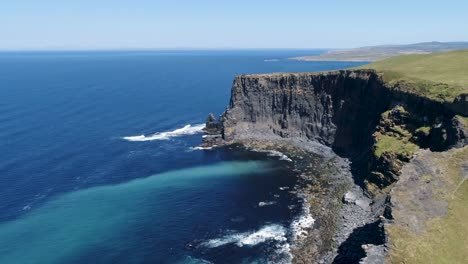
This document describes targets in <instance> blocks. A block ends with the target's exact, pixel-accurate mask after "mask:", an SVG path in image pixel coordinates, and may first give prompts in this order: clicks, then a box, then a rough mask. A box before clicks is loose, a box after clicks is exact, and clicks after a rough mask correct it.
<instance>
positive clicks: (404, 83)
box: [356, 50, 468, 102]
mask: <svg viewBox="0 0 468 264" xmlns="http://www.w3.org/2000/svg"><path fill="white" fill-rule="evenodd" d="M356 69H374V70H376V71H377V72H379V73H380V74H381V75H382V77H383V79H384V81H385V82H386V83H387V84H389V85H391V86H395V87H398V88H400V89H403V90H407V91H409V92H413V93H417V94H421V95H424V96H426V97H429V98H432V99H435V100H438V101H449V102H451V101H453V99H454V98H455V97H457V96H458V95H460V94H463V93H468V50H460V51H451V52H441V53H432V54H424V55H405V56H399V57H394V58H390V59H386V60H383V61H379V62H375V63H372V64H367V65H364V66H361V67H358V68H356Z"/></svg>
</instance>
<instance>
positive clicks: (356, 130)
mask: <svg viewBox="0 0 468 264" xmlns="http://www.w3.org/2000/svg"><path fill="white" fill-rule="evenodd" d="M465 99H466V98H461V97H460V98H458V99H457V101H456V102H454V103H453V104H450V103H445V104H443V103H440V102H436V101H432V100H430V99H427V98H424V97H420V96H418V95H414V94H409V93H405V92H403V91H401V90H399V89H398V88H395V87H393V88H390V87H387V86H386V85H385V84H384V82H383V81H382V79H381V78H380V76H379V75H378V74H377V73H376V72H374V71H371V70H355V71H346V70H343V71H335V72H327V73H278V74H261V75H241V76H238V77H236V78H235V80H234V83H233V87H232V91H231V100H230V103H229V107H228V109H227V110H226V112H225V113H224V114H223V115H222V116H221V119H220V120H221V123H222V133H223V137H224V139H225V140H227V141H233V140H236V139H241V138H249V137H250V138H261V139H267V138H268V136H269V135H271V134H276V135H279V136H281V137H301V138H307V139H310V140H314V141H318V142H320V143H322V144H324V145H327V146H330V147H332V148H333V150H334V151H335V152H336V153H338V154H340V155H343V156H345V157H348V158H350V159H351V160H353V163H354V164H355V166H354V167H355V169H356V172H357V173H356V174H358V175H356V178H357V181H358V182H359V181H360V182H361V183H362V182H364V181H370V182H372V183H374V184H376V185H378V186H379V187H381V188H383V187H385V186H387V185H388V184H390V183H392V182H394V181H395V180H396V179H397V178H398V170H399V168H400V167H401V164H399V163H401V162H404V161H405V159H407V158H408V157H405V156H404V155H403V156H402V155H399V154H395V153H384V155H380V156H379V157H376V156H375V155H372V152H373V151H374V150H375V147H373V146H374V145H375V143H376V137H375V134H374V133H376V131H379V130H382V131H381V133H387V134H390V135H393V134H392V132H391V131H390V132H389V129H390V130H391V129H392V127H390V128H386V127H385V125H386V122H383V123H382V119H383V116H384V113H385V112H386V111H389V110H391V109H393V108H394V107H395V106H398V105H403V106H404V108H405V109H406V110H407V116H405V117H401V116H398V115H396V116H390V117H388V118H389V119H390V120H389V121H388V122H390V123H391V124H396V125H398V126H399V127H400V126H401V127H402V128H403V131H406V132H408V133H410V135H413V134H415V135H416V134H417V131H416V130H418V128H420V127H427V129H426V130H423V129H420V130H418V133H419V132H420V131H424V132H427V133H426V134H424V135H423V134H421V133H420V135H419V137H418V136H413V137H408V141H409V142H411V143H412V144H413V143H414V144H415V145H417V146H420V147H424V148H431V149H432V150H445V149H447V148H448V147H450V146H452V145H455V144H457V143H459V142H464V140H465V139H464V138H465V134H466V133H465V134H464V133H463V131H461V130H460V129H459V128H457V125H458V124H455V123H456V122H455V121H453V118H454V115H455V114H462V115H463V114H464V112H465V111H466V109H467V108H468V103H467V102H466V100H465ZM460 109H461V110H463V111H461V110H460ZM457 111H461V112H458V113H457ZM387 116H388V115H387ZM388 122H387V123H388ZM454 122H455V123H454ZM401 127H400V128H401ZM385 131H386V132H385ZM371 172H373V173H371Z"/></svg>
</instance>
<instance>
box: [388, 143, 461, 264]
mask: <svg viewBox="0 0 468 264" xmlns="http://www.w3.org/2000/svg"><path fill="white" fill-rule="evenodd" d="M467 156H468V147H464V148H462V149H454V150H452V151H451V152H450V153H449V154H444V153H428V154H427V155H423V158H420V159H419V161H422V162H426V165H427V164H433V166H434V168H436V170H434V171H433V172H432V173H427V171H426V172H425V174H423V175H418V173H416V174H414V175H413V176H415V177H414V178H416V179H417V178H418V177H419V181H416V182H415V184H416V185H417V186H419V187H418V188H420V189H419V190H418V189H416V190H415V188H414V186H410V187H401V188H399V190H398V191H396V192H395V193H394V194H393V195H394V196H395V199H398V200H399V203H400V204H403V205H405V206H406V207H407V208H408V209H407V210H403V209H397V210H396V211H395V212H394V217H395V222H394V223H393V224H389V225H387V226H386V231H387V233H388V235H389V241H390V255H389V257H388V262H390V263H416V264H418V263H424V264H425V263H447V264H448V263H450V264H454V263H466V260H467V259H468V221H466V219H468V207H467V206H466V204H467V203H468V182H467V181H466V179H467V178H468V172H467V166H468V161H467V160H466V157H467ZM425 167H426V168H427V166H425ZM437 169H440V170H441V172H440V173H437ZM409 184H411V181H410V182H409ZM423 190H426V193H428V192H427V190H430V193H431V194H432V197H430V198H427V197H425V198H424V199H415V198H423V197H424V195H423V193H424V192H423ZM415 192H418V194H415ZM393 195H392V199H393ZM440 204H445V206H446V209H447V210H446V213H445V214H444V215H441V216H436V217H434V216H433V217H429V215H430V213H431V210H433V209H434V208H437V207H438V206H440ZM409 205H411V206H409ZM400 208H401V207H400ZM415 221H417V222H419V223H416V224H415ZM414 225H422V226H423V228H422V231H421V232H416V231H415V230H412V228H411V226H414Z"/></svg>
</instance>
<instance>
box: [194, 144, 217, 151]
mask: <svg viewBox="0 0 468 264" xmlns="http://www.w3.org/2000/svg"><path fill="white" fill-rule="evenodd" d="M213 147H216V145H213V146H211V147H191V148H190V150H210V149H213Z"/></svg>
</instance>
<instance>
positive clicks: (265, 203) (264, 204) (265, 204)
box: [258, 201, 276, 207]
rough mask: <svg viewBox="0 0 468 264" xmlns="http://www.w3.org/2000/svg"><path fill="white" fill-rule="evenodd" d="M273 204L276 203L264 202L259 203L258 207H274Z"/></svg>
mask: <svg viewBox="0 0 468 264" xmlns="http://www.w3.org/2000/svg"><path fill="white" fill-rule="evenodd" d="M274 204H276V201H266V202H259V203H258V206H260V207H263V206H268V205H274Z"/></svg>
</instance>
